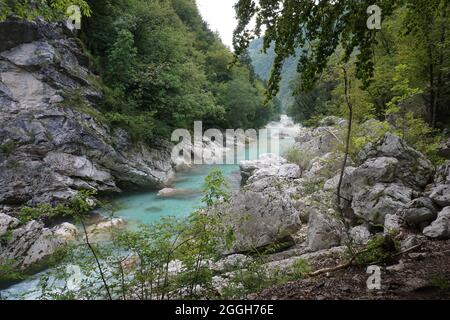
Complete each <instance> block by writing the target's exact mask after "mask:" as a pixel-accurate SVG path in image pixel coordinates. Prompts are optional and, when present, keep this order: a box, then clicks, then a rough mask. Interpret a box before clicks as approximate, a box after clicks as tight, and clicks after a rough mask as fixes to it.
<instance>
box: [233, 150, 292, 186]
mask: <svg viewBox="0 0 450 320" xmlns="http://www.w3.org/2000/svg"><path fill="white" fill-rule="evenodd" d="M284 164H287V160H286V159H284V158H282V157H280V156H277V155H276V154H272V153H268V154H263V155H261V156H260V157H259V158H258V159H257V160H244V161H241V162H240V163H239V167H240V170H241V177H242V184H245V183H246V182H247V180H248V179H249V178H250V177H251V176H253V175H254V174H255V172H256V171H258V170H262V169H265V170H268V171H267V172H271V173H272V175H276V174H277V173H278V170H279V169H280V167H281V166H282V165H284Z"/></svg>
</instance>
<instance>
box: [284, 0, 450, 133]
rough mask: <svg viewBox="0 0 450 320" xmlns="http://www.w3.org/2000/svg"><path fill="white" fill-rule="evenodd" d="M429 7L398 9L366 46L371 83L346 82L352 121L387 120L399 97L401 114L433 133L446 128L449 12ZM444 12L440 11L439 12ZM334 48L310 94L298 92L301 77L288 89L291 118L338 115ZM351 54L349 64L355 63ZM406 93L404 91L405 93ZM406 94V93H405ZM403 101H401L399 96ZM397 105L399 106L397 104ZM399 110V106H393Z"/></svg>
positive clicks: (338, 78)
mask: <svg viewBox="0 0 450 320" xmlns="http://www.w3.org/2000/svg"><path fill="white" fill-rule="evenodd" d="M434 2H436V4H435V5H433V3H430V5H429V7H428V8H427V10H426V11H423V12H418V11H416V8H414V7H413V6H403V7H400V8H398V9H397V10H396V11H395V12H394V14H393V15H392V16H390V17H388V18H387V19H386V20H385V21H384V23H383V25H382V29H381V30H380V32H379V33H377V35H376V41H375V42H374V44H373V45H372V46H371V50H373V52H374V58H373V60H372V63H373V66H374V74H373V77H371V78H370V79H369V82H368V84H367V85H363V83H362V82H361V81H359V80H357V79H356V70H353V72H352V74H351V76H352V79H353V82H354V85H353V93H352V94H353V100H354V103H355V104H356V107H357V108H356V111H357V113H358V114H357V120H360V121H363V120H367V119H369V118H376V119H378V120H386V119H387V118H388V116H389V115H390V114H392V112H393V110H392V109H390V108H389V107H390V106H391V105H392V103H391V104H390V102H392V100H393V99H394V98H395V97H402V102H404V103H403V104H401V105H403V108H402V111H404V112H412V113H413V114H414V116H416V117H419V118H422V119H423V120H425V121H426V122H427V124H428V125H429V126H430V127H432V128H442V129H443V128H446V127H448V124H449V121H450V108H449V105H450V91H449V81H450V36H449V30H448V26H449V24H450V17H449V16H448V12H449V6H448V3H447V4H446V5H445V1H434ZM444 5H445V6H446V7H445V8H444V7H443V6H444ZM339 55H341V56H342V55H343V52H342V50H341V49H340V48H339V49H338V50H337V52H336V55H335V56H332V57H331V59H330V61H329V62H328V64H327V67H326V68H325V70H324V74H323V75H322V76H321V78H320V80H319V81H318V82H317V83H316V84H315V86H314V88H313V89H312V90H307V91H302V90H301V85H300V82H301V75H299V76H298V78H297V80H296V81H295V82H294V83H291V88H292V90H294V91H295V92H296V93H297V94H296V98H295V103H294V105H293V106H292V107H291V109H290V113H291V114H292V115H293V116H294V117H295V118H296V119H297V120H299V121H305V120H310V119H312V118H314V117H320V116H323V115H329V114H340V115H345V111H343V110H342V109H343V107H344V109H345V106H344V104H343V101H342V99H341V98H340V97H342V93H343V78H342V76H340V75H339V62H340V61H339V58H338V57H339ZM355 60H356V55H355V54H354V55H353V56H352V58H351V60H350V61H352V62H355ZM408 88H409V90H407V89H408ZM405 90H407V91H408V92H405ZM405 94H406V95H408V97H407V96H404V95H405ZM396 102H400V101H396ZM396 104H398V103H396Z"/></svg>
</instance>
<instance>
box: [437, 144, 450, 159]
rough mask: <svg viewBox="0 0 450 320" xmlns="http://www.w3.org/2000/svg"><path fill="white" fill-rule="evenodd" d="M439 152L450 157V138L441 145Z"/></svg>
mask: <svg viewBox="0 0 450 320" xmlns="http://www.w3.org/2000/svg"><path fill="white" fill-rule="evenodd" d="M439 154H440V155H441V156H443V157H444V158H447V159H450V139H447V140H445V141H443V142H442V143H441V145H440V146H439Z"/></svg>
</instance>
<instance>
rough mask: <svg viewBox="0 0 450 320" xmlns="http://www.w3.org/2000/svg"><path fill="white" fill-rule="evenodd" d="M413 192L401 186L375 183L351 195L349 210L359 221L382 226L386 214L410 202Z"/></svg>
mask: <svg viewBox="0 0 450 320" xmlns="http://www.w3.org/2000/svg"><path fill="white" fill-rule="evenodd" d="M412 197H413V190H412V189H410V188H408V187H405V186H404V185H401V184H386V183H377V184H375V185H373V186H366V187H364V188H362V189H360V190H359V191H356V190H355V192H354V193H353V194H352V204H351V208H352V209H353V213H354V214H355V216H356V217H357V218H359V219H360V220H362V221H364V222H366V223H369V224H372V225H382V224H383V223H384V219H385V216H386V215H387V214H388V213H395V212H397V210H399V209H400V208H402V207H403V206H404V205H406V204H407V203H408V202H410V201H411V200H412Z"/></svg>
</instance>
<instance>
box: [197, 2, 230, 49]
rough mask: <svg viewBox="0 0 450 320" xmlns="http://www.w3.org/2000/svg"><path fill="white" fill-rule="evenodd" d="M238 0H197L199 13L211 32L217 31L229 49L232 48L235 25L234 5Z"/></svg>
mask: <svg viewBox="0 0 450 320" xmlns="http://www.w3.org/2000/svg"><path fill="white" fill-rule="evenodd" d="M237 1H238V0H197V5H198V7H199V9H200V13H201V15H202V17H203V20H205V21H206V22H207V23H208V24H209V28H210V29H211V30H212V31H218V32H219V34H220V37H221V39H222V41H223V43H225V45H227V46H228V47H230V49H231V48H232V47H233V31H234V28H235V27H236V25H237V22H236V13H235V11H234V8H233V6H234V4H235V3H236V2H237Z"/></svg>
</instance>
